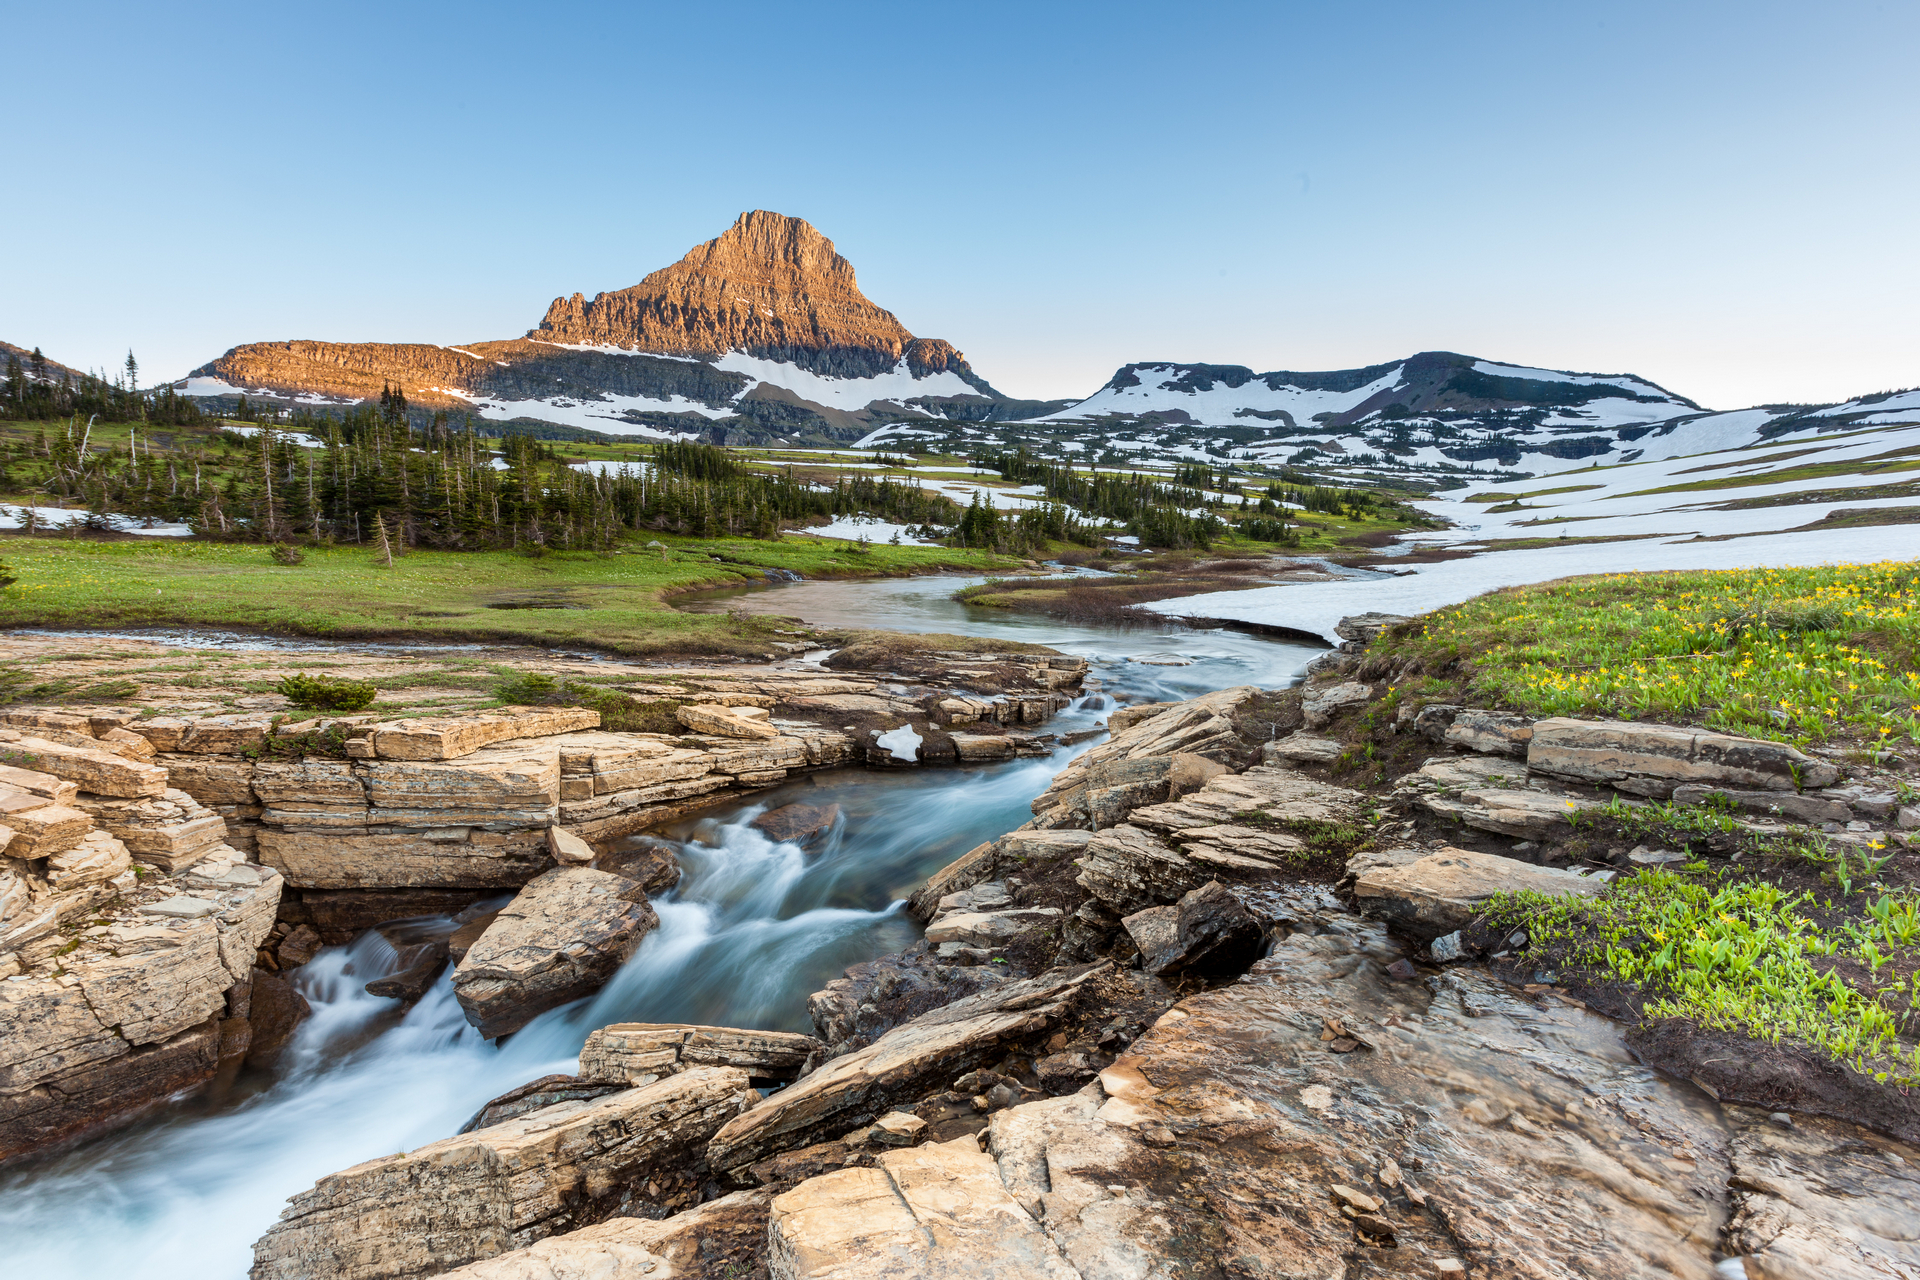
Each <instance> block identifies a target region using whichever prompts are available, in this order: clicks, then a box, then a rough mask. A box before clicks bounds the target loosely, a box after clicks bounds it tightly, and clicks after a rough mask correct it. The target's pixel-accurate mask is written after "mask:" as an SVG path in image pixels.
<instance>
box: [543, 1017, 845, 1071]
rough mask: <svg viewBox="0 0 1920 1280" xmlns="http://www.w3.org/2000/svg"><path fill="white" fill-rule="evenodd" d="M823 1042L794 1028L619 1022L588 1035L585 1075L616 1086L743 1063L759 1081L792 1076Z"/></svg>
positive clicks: (583, 1058) (582, 1058) (582, 1062)
mask: <svg viewBox="0 0 1920 1280" xmlns="http://www.w3.org/2000/svg"><path fill="white" fill-rule="evenodd" d="M822 1047H823V1046H822V1045H821V1043H820V1042H819V1041H818V1040H816V1039H814V1038H813V1037H812V1036H807V1035H800V1034H798V1033H796V1032H792V1031H743V1030H740V1029H739V1028H736V1027H701V1026H694V1025H692V1024H689V1023H680V1022H616V1023H613V1024H611V1025H609V1026H605V1027H601V1028H600V1029H599V1030H598V1031H595V1032H594V1033H593V1034H592V1035H589V1036H588V1037H587V1043H586V1047H585V1048H583V1049H581V1050H580V1077H581V1079H583V1080H590V1081H596V1082H600V1083H611V1084H629V1083H631V1084H639V1083H641V1082H642V1078H643V1077H645V1078H648V1079H651V1078H655V1077H658V1076H666V1075H673V1074H674V1073H676V1072H680V1071H685V1070H687V1069H689V1068H690V1067H698V1066H720V1067H738V1068H740V1069H741V1070H742V1071H745V1072H747V1073H748V1074H750V1075H752V1076H753V1077H755V1078H756V1079H766V1080H792V1079H794V1078H795V1077H797V1076H798V1075H799V1074H800V1070H801V1068H802V1067H803V1066H805V1065H806V1061H807V1058H808V1056H809V1055H810V1054H812V1053H814V1052H815V1051H816V1050H818V1049H821V1048H822Z"/></svg>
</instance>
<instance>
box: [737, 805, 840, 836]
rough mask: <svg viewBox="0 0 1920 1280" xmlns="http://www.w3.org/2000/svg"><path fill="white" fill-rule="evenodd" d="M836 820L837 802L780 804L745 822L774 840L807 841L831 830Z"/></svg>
mask: <svg viewBox="0 0 1920 1280" xmlns="http://www.w3.org/2000/svg"><path fill="white" fill-rule="evenodd" d="M839 820H840V806H839V805H837V804H824V805H815V804H783V805H781V806H780V807H779V808H778V809H769V810H768V811H767V812H765V813H763V814H761V815H760V816H759V817H757V818H755V819H754V820H753V821H752V822H751V823H749V824H748V825H749V826H751V827H752V828H753V829H754V830H755V831H758V832H760V833H761V834H762V835H764V836H766V838H767V839H769V840H772V841H775V842H790V843H793V844H807V843H810V842H811V841H814V840H817V839H818V838H819V837H821V836H823V835H825V834H827V832H829V831H831V830H833V824H834V823H835V822H838V821H839Z"/></svg>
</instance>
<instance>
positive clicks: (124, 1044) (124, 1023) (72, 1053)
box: [0, 833, 280, 1159]
mask: <svg viewBox="0 0 1920 1280" xmlns="http://www.w3.org/2000/svg"><path fill="white" fill-rule="evenodd" d="M94 838H96V839H98V840H101V841H112V839H113V838H112V837H110V836H107V835H105V834H104V833H96V836H95V837H94ZM114 843H115V844H116V845H117V843H118V842H117V841H115V842H114ZM119 861H120V866H121V870H120V872H119V873H118V874H117V875H115V876H114V877H113V878H112V879H111V880H109V881H105V882H102V884H101V886H100V888H101V889H103V890H104V894H103V895H102V894H95V895H92V896H90V897H89V898H88V899H87V901H88V902H89V903H90V904H91V905H89V906H87V907H86V908H85V909H84V913H83V914H81V917H80V918H82V919H84V920H85V921H86V922H87V923H86V925H85V928H84V929H73V930H72V932H71V934H69V929H71V928H72V927H71V926H69V927H68V928H66V929H63V928H62V927H61V925H60V923H59V921H58V919H57V911H58V907H54V908H51V909H52V910H54V911H55V912H56V919H55V921H54V924H53V926H52V931H51V932H50V934H49V935H48V936H49V938H50V940H52V941H53V942H55V943H58V944H60V945H59V946H58V947H57V948H55V950H57V952H58V957H57V964H56V963H53V959H54V955H53V952H52V951H46V952H36V951H35V950H33V949H29V950H28V951H27V952H25V953H24V954H23V953H18V952H16V953H15V954H14V956H13V957H9V958H10V959H12V960H13V962H14V964H15V965H16V966H18V968H19V969H21V970H24V971H16V973H15V975H14V976H13V977H11V978H9V979H7V980H6V981H4V982H0V1159H6V1158H9V1157H12V1156H15V1155H19V1154H21V1153H23V1152H26V1151H29V1150H32V1149H33V1148H35V1147H37V1146H42V1145H45V1144H46V1143H49V1142H52V1141H56V1140H58V1139H60V1138H62V1137H66V1136H68V1135H70V1134H73V1133H77V1132H80V1131H82V1130H85V1129H89V1128H92V1127H95V1126H97V1125H100V1124H104V1123H108V1122H111V1121H114V1120H118V1119H122V1118H124V1117H126V1116H128V1115H131V1114H133V1113H134V1112H137V1111H139V1110H140V1109H142V1108H144V1107H146V1106H148V1105H150V1104H152V1103H153V1102H156V1101H158V1100H159V1099H161V1098H164V1097H166V1096H167V1095H168V1094H170V1093H174V1092H177V1091H178V1090H181V1089H185V1088H189V1087H191V1086H193V1085H196V1084H200V1083H202V1082H204V1081H206V1080H208V1079H211V1078H212V1076H213V1074H214V1072H215V1070H216V1068H217V1067H218V1065H219V1060H220V1057H221V1032H222V1024H223V1021H224V1020H225V1019H227V1018H228V1017H229V1015H234V1016H236V1017H238V1018H239V1020H240V1021H241V1022H242V1023H243V1024H244V1021H245V1017H246V1012H245V1011H236V1009H235V1004H236V1001H237V1000H238V999H240V998H242V997H243V996H244V994H245V993H246V991H247V988H248V983H249V980H250V978H251V975H252V969H253V960H254V952H255V949H256V948H257V947H258V946H259V945H260V944H261V942H262V941H263V940H264V939H265V938H266V936H267V931H268V930H269V929H270V928H272V926H273V917H274V908H275V906H276V904H277V903H278V901H279V896H280V878H279V877H278V876H277V875H274V874H273V873H272V872H271V871H266V872H264V873H262V872H258V871H256V870H255V869H253V868H249V867H221V868H218V870H219V872H220V875H219V877H218V878H217V879H200V878H186V879H183V880H181V881H175V880H172V879H169V878H168V877H165V876H161V875H155V876H152V877H150V878H149V879H148V880H146V881H144V882H142V881H139V880H136V879H135V877H134V876H133V874H132V873H131V871H129V870H127V865H128V860H127V857H126V854H125V851H124V850H122V851H121V852H120V857H119ZM116 882H118V883H116ZM66 896H69V897H71V896H73V895H71V894H69V895H66ZM39 955H43V956H44V957H45V958H41V959H36V958H35V957H36V956H39ZM23 960H24V961H25V963H24V964H22V961H23ZM235 1030H237V1028H233V1029H229V1031H230V1036H231V1033H232V1032H233V1031H235ZM232 1043H233V1051H234V1052H235V1053H239V1054H244V1053H245V1052H246V1049H247V1044H246V1042H245V1041H244V1040H243V1039H237V1040H233V1042H232Z"/></svg>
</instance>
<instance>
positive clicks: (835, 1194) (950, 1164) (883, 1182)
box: [767, 1137, 1080, 1280]
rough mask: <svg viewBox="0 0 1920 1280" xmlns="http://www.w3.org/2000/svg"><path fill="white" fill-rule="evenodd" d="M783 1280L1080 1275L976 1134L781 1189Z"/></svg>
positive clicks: (775, 1208)
mask: <svg viewBox="0 0 1920 1280" xmlns="http://www.w3.org/2000/svg"><path fill="white" fill-rule="evenodd" d="M767 1271H768V1274H769V1275H771V1276H774V1277H776V1278H777V1280H854V1278H855V1277H861V1278H863V1280H864V1278H868V1277H871V1278H874V1280H879V1278H880V1277H898V1278H899V1280H909V1278H910V1277H925V1278H927V1280H948V1278H950V1280H963V1278H964V1280H977V1278H978V1277H984V1276H992V1277H996V1278H999V1277H1005V1278H1006V1280H1078V1277H1079V1275H1080V1273H1079V1272H1078V1271H1076V1270H1075V1269H1074V1268H1073V1267H1071V1266H1069V1265H1068V1264H1067V1263H1066V1261H1065V1260H1064V1259H1063V1258H1062V1257H1061V1256H1060V1251H1059V1249H1058V1248H1056V1247H1055V1245H1054V1243H1053V1241H1052V1240H1050V1239H1049V1238H1048V1237H1047V1234H1046V1232H1044V1231H1042V1230H1041V1229H1040V1225H1039V1224H1038V1223H1036V1222H1035V1221H1034V1220H1033V1218H1032V1216H1031V1215H1029V1214H1028V1213H1027V1211H1026V1210H1025V1209H1023V1208H1021V1207H1020V1205H1019V1204H1018V1203H1017V1202H1016V1201H1015V1200H1014V1198H1013V1196H1012V1195H1010V1194H1009V1193H1008V1191H1007V1188H1006V1187H1005V1186H1004V1185H1003V1184H1002V1182H1001V1180H1000V1173H999V1169H998V1168H997V1166H996V1165H995V1163H994V1161H993V1159H992V1158H991V1157H990V1156H988V1155H987V1154H986V1153H985V1152H983V1151H981V1150H980V1144H979V1143H978V1142H977V1141H975V1140H974V1139H973V1138H971V1137H965V1138H956V1139H954V1140H953V1141H951V1142H944V1143H935V1144H930V1145H928V1146H923V1147H914V1148H910V1149H907V1150H904V1151H889V1152H886V1153H884V1154H882V1155H881V1156H880V1157H879V1158H878V1159H876V1160H875V1161H874V1165H873V1167H872V1168H864V1169H842V1170H840V1171H839V1172H837V1173H829V1174H825V1175H823V1176H821V1177H817V1178H809V1179H807V1180H806V1181H805V1182H802V1183H801V1184H800V1185H799V1186H797V1187H795V1188H793V1189H792V1190H791V1191H788V1192H785V1193H784V1194H782V1195H779V1196H776V1197H774V1200H773V1204H772V1207H771V1210H770V1212H769V1215H768V1224H767Z"/></svg>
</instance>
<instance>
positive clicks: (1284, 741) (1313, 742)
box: [1260, 733, 1346, 765]
mask: <svg viewBox="0 0 1920 1280" xmlns="http://www.w3.org/2000/svg"><path fill="white" fill-rule="evenodd" d="M1345 750H1346V748H1345V747H1343V746H1341V745H1340V744H1339V743H1338V742H1336V741H1334V740H1333V739H1332V738H1322V737H1319V736H1317V735H1315V734H1311V733H1295V734H1291V735H1289V736H1288V737H1285V738H1281V739H1280V740H1279V741H1277V742H1269V743H1267V744H1266V745H1265V746H1263V747H1261V748H1260V763H1261V764H1265V765H1278V764H1280V763H1281V762H1283V761H1291V762H1293V763H1294V764H1332V763H1333V762H1334V761H1335V760H1338V759H1339V758H1340V753H1341V752H1343V751H1345Z"/></svg>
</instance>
